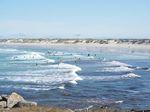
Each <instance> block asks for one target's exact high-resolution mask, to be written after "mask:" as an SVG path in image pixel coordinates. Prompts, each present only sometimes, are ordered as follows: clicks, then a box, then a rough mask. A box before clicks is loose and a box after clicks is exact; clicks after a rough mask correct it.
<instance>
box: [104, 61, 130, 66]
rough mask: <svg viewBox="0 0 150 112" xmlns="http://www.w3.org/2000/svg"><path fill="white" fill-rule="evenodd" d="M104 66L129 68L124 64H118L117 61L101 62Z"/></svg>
mask: <svg viewBox="0 0 150 112" xmlns="http://www.w3.org/2000/svg"><path fill="white" fill-rule="evenodd" d="M102 63H104V64H106V65H110V66H131V65H129V64H126V63H122V62H119V61H109V62H102Z"/></svg>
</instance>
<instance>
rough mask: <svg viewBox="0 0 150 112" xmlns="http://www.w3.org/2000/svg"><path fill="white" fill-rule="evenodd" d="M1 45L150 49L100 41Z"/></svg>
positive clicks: (145, 46) (148, 47) (142, 45)
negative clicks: (100, 42) (99, 42)
mask: <svg viewBox="0 0 150 112" xmlns="http://www.w3.org/2000/svg"><path fill="white" fill-rule="evenodd" d="M0 45H18V46H76V47H80V46H85V47H102V48H110V47H111V48H133V49H134V48H140V49H150V44H149V45H148V44H126V43H121V44H115V43H109V44H98V43H76V44H72V43H44V42H42V43H35V42H33V43H12V42H11V43H7V42H6V43H1V42H0Z"/></svg>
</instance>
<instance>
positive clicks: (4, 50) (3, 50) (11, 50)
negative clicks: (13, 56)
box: [0, 48, 19, 53]
mask: <svg viewBox="0 0 150 112" xmlns="http://www.w3.org/2000/svg"><path fill="white" fill-rule="evenodd" d="M18 51H19V50H17V49H6V48H4V49H3V48H0V52H2V53H6V52H18Z"/></svg>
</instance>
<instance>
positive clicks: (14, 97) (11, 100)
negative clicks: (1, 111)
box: [7, 92, 24, 108]
mask: <svg viewBox="0 0 150 112" xmlns="http://www.w3.org/2000/svg"><path fill="white" fill-rule="evenodd" d="M21 101H24V98H23V97H22V96H20V95H19V94H17V93H15V92H13V93H12V94H11V95H9V96H8V99H7V107H8V108H12V107H14V106H15V105H16V104H17V103H19V102H21Z"/></svg>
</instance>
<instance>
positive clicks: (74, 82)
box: [69, 80, 78, 84]
mask: <svg viewBox="0 0 150 112" xmlns="http://www.w3.org/2000/svg"><path fill="white" fill-rule="evenodd" d="M69 82H70V83H71V84H78V83H77V81H75V80H72V81H69Z"/></svg>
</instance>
